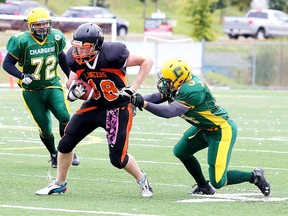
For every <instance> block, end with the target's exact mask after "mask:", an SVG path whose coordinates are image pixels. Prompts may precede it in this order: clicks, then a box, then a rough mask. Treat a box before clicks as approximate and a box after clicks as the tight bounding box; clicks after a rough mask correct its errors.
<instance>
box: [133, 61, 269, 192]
mask: <svg viewBox="0 0 288 216" xmlns="http://www.w3.org/2000/svg"><path fill="white" fill-rule="evenodd" d="M158 77H159V81H158V83H157V88H158V90H159V92H157V93H154V94H150V95H145V97H142V96H141V95H140V94H136V95H135V96H133V97H132V104H133V105H134V106H136V107H139V108H140V109H142V108H144V109H146V110H148V111H149V112H151V113H153V114H155V115H157V116H160V117H163V118H172V117H176V116H180V117H181V118H183V119H184V120H185V121H187V122H188V123H190V124H191V127H190V128H189V129H188V130H187V131H186V132H185V133H184V134H183V137H182V138H181V139H180V140H179V141H178V143H177V144H176V145H175V147H174V155H175V156H176V157H177V158H178V159H179V160H180V161H181V162H182V163H183V165H184V166H185V168H186V169H187V171H188V172H189V173H190V175H191V176H192V177H193V178H194V180H195V181H196V183H197V186H196V188H195V189H194V190H193V191H192V194H205V195H212V194H214V193H215V189H214V188H216V189H219V188H222V187H223V186H225V185H233V184H239V183H242V182H250V183H254V184H255V185H256V186H258V188H259V189H260V190H261V192H262V193H263V194H264V196H269V194H270V184H269V183H268V182H267V180H266V178H265V177H264V174H263V173H264V170H263V169H260V168H257V169H255V170H253V171H252V172H245V171H240V170H228V165H229V161H230V157H231V154H232V149H233V146H234V143H235V140H236V137H237V125H236V123H235V122H234V121H233V120H232V119H231V117H230V116H229V114H228V112H227V111H226V110H225V109H224V108H223V107H221V106H220V105H219V104H218V103H217V102H216V100H215V98H214V96H213V94H212V93H211V91H210V90H209V88H208V86H207V85H206V84H205V82H204V81H203V80H201V79H200V78H199V77H197V76H196V75H194V74H192V71H191V69H190V66H189V64H188V63H187V62H186V61H185V60H184V59H181V58H173V59H170V60H168V61H167V62H166V63H165V64H164V65H163V66H162V68H161V70H160V72H159V74H158ZM167 100H168V102H169V103H168V105H165V104H161V103H163V102H165V101H167ZM205 148H208V158H207V161H208V165H209V180H210V183H211V184H212V186H211V184H210V183H209V182H208V181H207V180H206V178H205V177H204V175H203V173H202V170H201V166H200V163H199V161H198V160H197V158H196V157H195V156H194V154H195V153H196V152H198V151H200V150H202V149H205ZM213 187H214V188H213Z"/></svg>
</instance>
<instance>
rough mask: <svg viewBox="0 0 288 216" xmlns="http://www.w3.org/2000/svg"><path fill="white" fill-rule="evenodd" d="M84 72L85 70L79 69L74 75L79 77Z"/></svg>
mask: <svg viewBox="0 0 288 216" xmlns="http://www.w3.org/2000/svg"><path fill="white" fill-rule="evenodd" d="M84 71H85V69H79V70H77V71H76V74H77V75H78V76H79V77H80V75H81V74H82V73H83V72H84Z"/></svg>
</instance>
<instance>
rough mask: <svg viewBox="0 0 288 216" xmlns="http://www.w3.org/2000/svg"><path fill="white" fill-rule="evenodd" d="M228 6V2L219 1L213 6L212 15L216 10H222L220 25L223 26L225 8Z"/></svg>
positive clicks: (224, 0) (225, 0)
mask: <svg viewBox="0 0 288 216" xmlns="http://www.w3.org/2000/svg"><path fill="white" fill-rule="evenodd" d="M227 6H228V3H227V0H218V1H217V2H214V3H212V4H211V7H210V8H211V13H213V12H214V11H216V10H220V17H219V23H220V24H221V22H222V20H223V17H224V16H225V8H226V7H227Z"/></svg>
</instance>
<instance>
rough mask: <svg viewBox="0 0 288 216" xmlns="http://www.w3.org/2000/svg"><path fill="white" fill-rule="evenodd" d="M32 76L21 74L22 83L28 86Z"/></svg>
mask: <svg viewBox="0 0 288 216" xmlns="http://www.w3.org/2000/svg"><path fill="white" fill-rule="evenodd" d="M33 79H34V76H33V75H32V74H22V83H24V84H26V85H29V84H30V83H32V81H33Z"/></svg>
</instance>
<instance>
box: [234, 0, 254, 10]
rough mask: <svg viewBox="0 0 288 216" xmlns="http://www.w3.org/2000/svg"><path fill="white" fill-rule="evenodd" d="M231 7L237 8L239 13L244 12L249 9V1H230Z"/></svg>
mask: <svg viewBox="0 0 288 216" xmlns="http://www.w3.org/2000/svg"><path fill="white" fill-rule="evenodd" d="M230 4H231V5H232V6H237V7H238V9H239V10H240V11H244V12H246V11H247V10H248V9H249V8H250V4H251V0H241V1H238V0H231V3H230Z"/></svg>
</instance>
